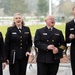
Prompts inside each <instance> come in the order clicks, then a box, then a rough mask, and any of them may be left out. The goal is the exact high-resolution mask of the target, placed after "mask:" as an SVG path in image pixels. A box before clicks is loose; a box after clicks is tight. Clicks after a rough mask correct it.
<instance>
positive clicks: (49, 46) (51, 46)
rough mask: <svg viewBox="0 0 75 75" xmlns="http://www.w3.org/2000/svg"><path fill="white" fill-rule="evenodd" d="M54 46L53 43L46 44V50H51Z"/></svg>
mask: <svg viewBox="0 0 75 75" xmlns="http://www.w3.org/2000/svg"><path fill="white" fill-rule="evenodd" d="M54 48H55V47H54V45H48V46H47V49H48V50H53V49H54Z"/></svg>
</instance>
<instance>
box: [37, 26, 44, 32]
mask: <svg viewBox="0 0 75 75" xmlns="http://www.w3.org/2000/svg"><path fill="white" fill-rule="evenodd" d="M44 29H45V27H42V28H39V29H37V30H36V31H39V32H42V31H44Z"/></svg>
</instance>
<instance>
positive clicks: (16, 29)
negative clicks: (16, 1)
mask: <svg viewBox="0 0 75 75" xmlns="http://www.w3.org/2000/svg"><path fill="white" fill-rule="evenodd" d="M14 29H15V31H16V33H17V34H19V35H21V33H20V32H19V30H18V28H17V27H16V26H14Z"/></svg>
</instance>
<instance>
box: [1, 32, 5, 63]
mask: <svg viewBox="0 0 75 75" xmlns="http://www.w3.org/2000/svg"><path fill="white" fill-rule="evenodd" d="M0 50H1V51H0V55H1V57H2V62H6V51H5V47H4V40H3V36H2V33H1V32H0Z"/></svg>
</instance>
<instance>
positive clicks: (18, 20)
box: [14, 15, 22, 26]
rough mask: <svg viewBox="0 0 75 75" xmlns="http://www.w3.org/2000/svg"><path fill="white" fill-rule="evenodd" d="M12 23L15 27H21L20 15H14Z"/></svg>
mask: <svg viewBox="0 0 75 75" xmlns="http://www.w3.org/2000/svg"><path fill="white" fill-rule="evenodd" d="M14 23H15V25H17V26H18V25H22V17H21V16H20V15H16V16H15V17H14Z"/></svg>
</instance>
